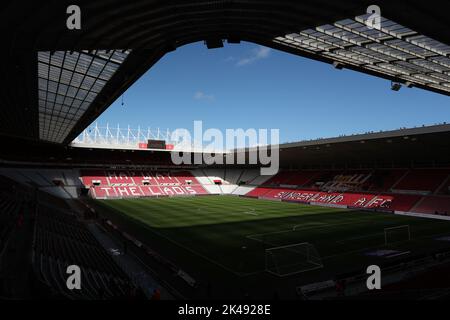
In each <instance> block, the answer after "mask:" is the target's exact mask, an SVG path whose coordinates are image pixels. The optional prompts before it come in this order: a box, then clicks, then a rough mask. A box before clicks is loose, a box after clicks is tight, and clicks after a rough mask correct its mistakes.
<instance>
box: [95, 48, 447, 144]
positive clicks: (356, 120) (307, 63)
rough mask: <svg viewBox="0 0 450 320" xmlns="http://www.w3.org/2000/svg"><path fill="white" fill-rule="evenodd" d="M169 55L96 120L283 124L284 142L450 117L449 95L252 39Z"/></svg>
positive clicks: (158, 124)
mask: <svg viewBox="0 0 450 320" xmlns="http://www.w3.org/2000/svg"><path fill="white" fill-rule="evenodd" d="M224 45H225V46H224V48H219V49H212V50H208V49H207V48H206V46H205V45H204V44H203V43H194V44H190V45H187V46H183V47H181V48H178V49H177V50H176V51H174V52H171V53H169V54H167V55H165V56H164V57H163V58H162V59H161V60H160V61H159V62H158V63H157V64H156V65H154V66H153V67H152V68H151V69H150V70H149V71H148V72H147V73H146V74H144V75H143V76H142V77H141V78H140V79H139V80H138V81H137V82H136V83H135V84H134V85H133V86H132V87H131V88H130V89H129V90H128V91H127V92H126V93H125V94H124V106H122V105H121V99H120V98H119V99H118V100H117V101H116V102H114V104H112V105H111V106H110V107H109V109H108V110H107V111H105V112H104V113H103V114H102V115H101V116H100V117H99V118H98V120H97V122H98V123H99V125H100V124H101V125H105V124H106V123H109V124H110V125H113V126H117V124H118V123H119V124H120V125H121V126H124V127H125V126H126V125H130V126H131V127H137V126H141V128H146V127H151V128H157V127H160V128H161V129H163V130H166V128H169V129H171V130H174V129H176V128H187V129H189V130H192V128H193V121H194V120H202V121H203V126H204V128H218V129H220V130H223V131H224V130H225V129H226V128H231V129H233V128H243V129H248V128H255V129H259V128H267V129H280V142H289V141H298V140H305V139H315V138H321V137H333V136H338V135H341V134H353V133H361V132H367V131H379V130H389V129H396V128H399V127H414V126H421V125H422V124H426V125H431V124H436V123H441V122H447V123H448V122H450V97H447V96H443V95H439V94H436V93H432V92H427V91H425V90H421V89H416V88H411V89H409V88H405V87H404V88H402V89H401V90H400V91H398V92H394V91H391V90H390V82H389V81H387V80H383V79H378V78H376V77H372V76H369V75H365V74H362V73H358V72H354V71H349V70H345V69H344V70H336V69H334V68H333V67H332V66H331V65H329V64H325V63H321V62H316V61H313V60H309V59H306V58H301V57H298V56H294V55H291V54H288V53H284V52H280V51H276V50H272V49H268V48H265V47H260V46H258V45H255V44H251V43H245V42H244V43H241V44H227V43H225V44H224Z"/></svg>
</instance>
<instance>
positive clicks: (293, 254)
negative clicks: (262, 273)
mask: <svg viewBox="0 0 450 320" xmlns="http://www.w3.org/2000/svg"><path fill="white" fill-rule="evenodd" d="M265 260H266V261H265V263H266V271H267V272H270V273H272V274H275V275H277V276H280V277H284V276H289V275H292V274H296V273H300V272H305V271H310V270H315V269H319V268H323V264H322V259H321V258H320V255H319V253H318V252H317V250H316V248H315V247H314V245H312V244H311V243H309V242H303V243H296V244H290V245H286V246H280V247H274V248H269V249H266V250H265Z"/></svg>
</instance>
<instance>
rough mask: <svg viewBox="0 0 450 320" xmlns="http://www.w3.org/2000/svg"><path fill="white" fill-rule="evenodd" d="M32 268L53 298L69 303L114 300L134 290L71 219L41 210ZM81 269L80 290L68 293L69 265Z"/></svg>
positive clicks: (93, 239)
mask: <svg viewBox="0 0 450 320" xmlns="http://www.w3.org/2000/svg"><path fill="white" fill-rule="evenodd" d="M32 262H33V267H34V270H35V272H36V274H37V276H38V279H39V280H40V281H41V282H42V283H43V284H45V285H46V286H48V288H50V289H51V291H52V294H55V295H62V296H64V297H66V298H70V299H114V298H120V297H126V296H132V295H133V292H134V291H135V289H136V288H135V287H134V286H133V285H132V284H131V283H130V281H129V280H128V278H127V276H126V275H125V274H124V272H123V271H122V270H121V269H120V268H119V267H118V266H117V265H116V264H115V263H114V261H113V260H112V259H111V257H110V256H109V255H108V254H107V253H106V252H105V250H104V249H103V248H102V247H101V246H100V245H99V244H98V242H97V240H96V239H95V238H94V237H93V236H92V234H90V233H89V231H88V230H87V229H86V227H85V225H84V224H83V223H82V222H79V221H77V219H76V218H75V217H74V216H71V215H68V214H65V213H62V212H55V211H53V210H52V209H50V208H41V209H40V210H39V213H38V215H37V217H36V226H35V233H34V239H33V258H32ZM73 264H75V265H77V266H79V267H80V268H81V270H82V272H81V275H82V280H81V281H82V283H83V286H82V287H81V290H69V289H68V288H67V287H66V286H64V285H62V284H64V283H65V282H66V281H65V279H66V277H67V276H66V269H67V267H68V266H69V265H73Z"/></svg>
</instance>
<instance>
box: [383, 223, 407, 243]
mask: <svg viewBox="0 0 450 320" xmlns="http://www.w3.org/2000/svg"><path fill="white" fill-rule="evenodd" d="M408 240H411V231H410V229H409V225H403V226H396V227H390V228H384V244H385V245H388V244H393V243H397V242H403V241H408Z"/></svg>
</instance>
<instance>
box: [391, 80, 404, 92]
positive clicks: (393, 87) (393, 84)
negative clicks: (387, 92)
mask: <svg viewBox="0 0 450 320" xmlns="http://www.w3.org/2000/svg"><path fill="white" fill-rule="evenodd" d="M401 87H402V84H401V83H399V82H394V81H392V82H391V90H393V91H398V90H400V88H401Z"/></svg>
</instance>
